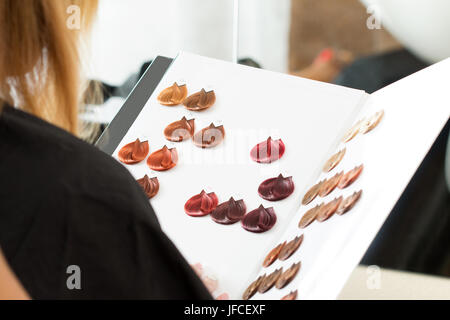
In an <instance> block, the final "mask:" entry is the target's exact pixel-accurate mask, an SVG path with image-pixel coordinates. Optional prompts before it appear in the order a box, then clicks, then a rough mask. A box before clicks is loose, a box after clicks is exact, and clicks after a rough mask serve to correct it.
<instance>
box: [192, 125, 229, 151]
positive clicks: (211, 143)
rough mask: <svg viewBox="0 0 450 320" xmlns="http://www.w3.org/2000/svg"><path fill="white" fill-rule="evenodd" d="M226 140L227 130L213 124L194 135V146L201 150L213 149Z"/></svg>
mask: <svg viewBox="0 0 450 320" xmlns="http://www.w3.org/2000/svg"><path fill="white" fill-rule="evenodd" d="M224 138H225V128H224V127H223V126H222V125H220V126H217V127H216V126H215V125H214V123H211V124H210V125H209V126H208V127H206V128H203V129H202V130H200V131H199V132H197V133H196V134H195V135H194V144H195V145H196V146H197V147H199V148H213V147H215V146H217V145H219V144H220V143H221V142H222V141H223V139H224Z"/></svg>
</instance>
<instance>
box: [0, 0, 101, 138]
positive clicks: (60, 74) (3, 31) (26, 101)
mask: <svg viewBox="0 0 450 320" xmlns="http://www.w3.org/2000/svg"><path fill="white" fill-rule="evenodd" d="M74 5H75V6H77V7H71V6H74ZM97 6H98V1H97V0H28V1H17V0H1V1H0V99H1V100H4V101H5V102H6V103H8V104H10V105H15V106H16V107H18V108H20V109H21V110H24V111H26V112H29V113H31V114H33V115H35V116H37V117H40V118H42V119H44V120H46V121H48V122H50V123H53V124H54V125H57V126H59V127H61V128H63V129H65V130H67V131H69V132H71V133H73V134H75V135H78V134H79V133H80V124H79V120H78V115H79V106H80V102H81V99H82V98H83V88H86V86H85V81H83V78H82V76H81V60H80V50H79V48H80V47H79V44H80V43H79V42H80V40H82V38H83V37H82V35H83V34H85V33H86V32H85V31H88V30H89V29H90V26H91V22H92V21H93V18H94V16H95V13H96V9H97ZM71 9H75V10H78V12H79V13H80V15H79V17H80V25H79V28H75V29H74V28H71V27H70V25H69V20H68V19H69V18H70V16H71V12H72V11H71ZM72 14H73V13H72Z"/></svg>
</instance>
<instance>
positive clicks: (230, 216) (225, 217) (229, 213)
mask: <svg viewBox="0 0 450 320" xmlns="http://www.w3.org/2000/svg"><path fill="white" fill-rule="evenodd" d="M246 211H247V207H246V206H245V203H244V200H238V201H236V200H234V199H233V197H231V198H230V200H228V201H226V202H223V203H221V204H219V205H218V206H217V207H216V208H215V209H214V210H213V211H212V212H211V218H212V219H213V220H214V221H215V222H217V223H220V224H233V223H236V222H238V221H240V220H241V219H242V217H243V216H244V215H245V212H246Z"/></svg>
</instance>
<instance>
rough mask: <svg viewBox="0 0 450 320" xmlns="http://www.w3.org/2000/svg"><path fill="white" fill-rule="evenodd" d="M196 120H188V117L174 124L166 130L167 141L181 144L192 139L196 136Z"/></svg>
mask: <svg viewBox="0 0 450 320" xmlns="http://www.w3.org/2000/svg"><path fill="white" fill-rule="evenodd" d="M194 130H195V119H191V120H187V119H186V117H183V118H181V120H178V121H175V122H172V123H171V124H169V125H168V126H167V127H166V128H165V129H164V136H165V137H166V139H167V140H169V141H173V142H180V141H183V140H187V139H190V138H191V137H192V136H193V135H194Z"/></svg>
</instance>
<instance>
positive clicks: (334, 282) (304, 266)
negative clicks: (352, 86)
mask: <svg viewBox="0 0 450 320" xmlns="http://www.w3.org/2000/svg"><path fill="white" fill-rule="evenodd" d="M449 74H450V59H448V60H445V61H443V62H441V63H438V64H436V65H433V66H431V67H429V68H427V69H425V70H423V71H421V72H418V73H416V74H413V75H411V76H409V77H407V78H405V79H402V80H400V81H398V82H396V83H394V84H392V85H390V86H388V87H386V88H384V89H382V90H379V91H378V92H375V93H374V94H372V95H371V97H370V98H369V99H368V101H367V103H366V105H365V106H364V108H362V109H361V111H360V113H359V115H358V116H357V119H356V121H357V120H359V119H362V118H364V117H369V116H371V115H373V114H374V113H376V112H378V111H380V110H384V116H383V118H382V120H381V121H380V123H379V125H378V126H376V127H375V128H374V129H373V130H372V131H370V132H368V133H366V134H358V135H357V136H355V137H354V138H353V139H352V140H350V141H349V142H347V143H343V142H341V141H339V142H337V144H336V147H335V150H333V152H334V151H337V150H340V149H342V148H346V153H345V156H344V158H343V159H342V161H341V162H340V163H339V164H338V166H337V167H336V168H335V169H333V171H331V172H330V173H328V174H327V173H321V174H320V175H318V176H317V177H316V182H317V181H320V180H322V179H324V178H328V177H330V176H332V175H334V174H335V173H337V172H340V171H344V172H348V171H349V170H351V169H352V168H354V167H355V166H359V165H361V164H363V166H364V168H363V171H362V172H361V174H360V176H359V177H358V178H357V180H356V181H355V182H354V183H353V184H351V185H350V186H348V187H347V188H345V189H343V190H340V189H339V188H337V189H336V190H334V191H333V192H331V193H330V194H329V195H328V196H326V197H324V198H322V197H317V198H316V199H314V201H313V202H311V203H310V204H308V205H307V206H302V207H301V208H300V209H299V210H298V213H297V215H296V218H295V219H293V221H292V223H291V224H290V227H289V228H288V230H287V231H286V232H285V234H284V235H283V236H282V237H281V239H280V241H279V242H282V241H285V240H290V239H292V238H293V237H295V236H296V235H298V234H302V233H303V234H304V241H303V243H302V245H301V247H300V248H299V250H298V251H297V252H296V253H295V254H294V255H293V256H292V257H291V258H289V259H288V260H287V261H285V262H282V261H276V262H275V263H274V264H273V265H271V266H270V267H269V268H261V267H260V268H259V270H258V272H256V273H255V274H254V276H253V277H252V278H251V279H249V280H248V281H247V283H246V285H244V286H243V289H242V290H245V287H246V286H247V285H248V284H249V283H250V282H251V281H253V280H254V279H255V278H256V277H257V276H258V275H260V274H264V273H267V274H268V273H270V272H272V271H274V270H276V269H277V268H280V267H283V268H284V269H286V268H288V267H289V266H290V265H291V264H292V262H297V261H301V270H300V272H299V273H298V275H297V276H296V278H295V279H294V280H293V281H292V282H291V283H290V284H289V285H288V286H286V287H285V288H283V289H282V290H277V289H271V290H270V291H268V292H267V293H265V294H259V293H257V294H256V295H255V296H254V299H280V298H281V297H283V296H284V295H286V294H288V293H289V292H291V291H293V290H298V296H297V298H298V299H335V298H336V297H337V294H338V293H339V291H340V290H341V289H342V287H343V286H344V284H345V281H346V279H347V278H348V277H349V275H350V274H351V272H352V270H353V269H354V267H355V266H356V265H357V264H358V263H359V261H360V260H361V258H362V256H363V255H364V253H365V252H366V250H367V248H368V247H369V245H370V243H371V242H372V240H373V239H374V238H375V236H376V234H377V232H378V231H379V229H380V228H381V226H382V225H383V223H384V221H385V220H386V218H387V216H388V215H389V213H390V212H391V210H392V208H393V207H394V205H395V204H396V202H397V200H398V199H399V198H400V196H401V194H402V192H403V190H404V189H405V188H406V186H407V184H408V182H409V181H410V180H411V178H412V176H413V175H414V173H415V171H416V170H417V168H418V167H419V165H420V163H421V162H422V160H423V158H424V157H425V155H426V153H427V152H428V150H429V149H430V147H431V145H432V144H433V142H434V141H435V139H436V137H437V136H438V135H439V133H440V131H441V130H442V128H443V127H444V125H445V123H446V122H447V120H448V119H449V116H450V91H449V90H448V78H449ZM349 128H350V126H349ZM358 190H362V195H361V198H360V200H359V201H358V202H357V203H356V204H355V206H354V207H353V208H352V209H351V210H350V211H348V212H347V213H346V214H344V215H342V216H341V215H337V214H335V215H333V216H332V217H331V218H330V219H328V220H326V221H324V222H318V221H315V222H313V223H312V224H311V225H309V226H308V227H306V228H305V229H299V228H298V227H297V223H298V221H299V220H300V219H301V218H302V216H303V214H304V213H305V212H306V211H307V210H308V209H310V208H312V207H314V206H315V205H316V204H319V203H322V202H325V203H326V202H329V201H331V200H333V199H334V198H336V197H339V196H343V197H347V196H349V195H351V194H352V193H353V192H355V191H358ZM275 245H276V244H274V245H273V246H275ZM270 249H271V248H269V249H268V250H267V252H268V251H269V250H270ZM263 259H264V257H261V258H260V264H261V262H262V260H263ZM368 277H369V274H368Z"/></svg>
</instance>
